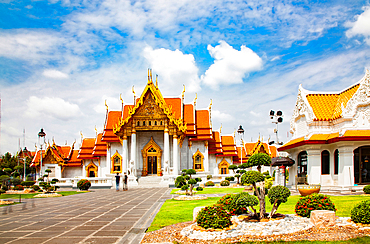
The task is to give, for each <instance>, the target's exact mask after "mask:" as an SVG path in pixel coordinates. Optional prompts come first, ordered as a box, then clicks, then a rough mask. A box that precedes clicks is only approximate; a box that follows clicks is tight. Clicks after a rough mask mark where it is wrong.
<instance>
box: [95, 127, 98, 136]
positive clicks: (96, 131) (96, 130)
mask: <svg viewBox="0 0 370 244" xmlns="http://www.w3.org/2000/svg"><path fill="white" fill-rule="evenodd" d="M95 133H96V135H98V129H96V125H95Z"/></svg>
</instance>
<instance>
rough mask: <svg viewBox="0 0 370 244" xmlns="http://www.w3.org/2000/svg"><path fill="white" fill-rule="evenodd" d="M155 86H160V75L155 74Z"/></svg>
mask: <svg viewBox="0 0 370 244" xmlns="http://www.w3.org/2000/svg"><path fill="white" fill-rule="evenodd" d="M155 87H156V88H158V75H155Z"/></svg>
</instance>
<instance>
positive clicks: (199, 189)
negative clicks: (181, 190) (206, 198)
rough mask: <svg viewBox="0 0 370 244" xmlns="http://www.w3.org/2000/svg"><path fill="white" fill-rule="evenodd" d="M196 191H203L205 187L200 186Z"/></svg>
mask: <svg viewBox="0 0 370 244" xmlns="http://www.w3.org/2000/svg"><path fill="white" fill-rule="evenodd" d="M195 190H197V191H203V187H201V186H198V187H197V188H195Z"/></svg>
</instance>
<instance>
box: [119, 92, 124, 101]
mask: <svg viewBox="0 0 370 244" xmlns="http://www.w3.org/2000/svg"><path fill="white" fill-rule="evenodd" d="M119 100H121V103H122V104H123V98H122V93H120V94H119Z"/></svg>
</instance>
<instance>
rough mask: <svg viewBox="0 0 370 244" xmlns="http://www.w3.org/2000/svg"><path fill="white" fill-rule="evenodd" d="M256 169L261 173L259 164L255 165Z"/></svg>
mask: <svg viewBox="0 0 370 244" xmlns="http://www.w3.org/2000/svg"><path fill="white" fill-rule="evenodd" d="M257 170H258V171H259V172H260V173H261V165H258V166H257Z"/></svg>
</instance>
